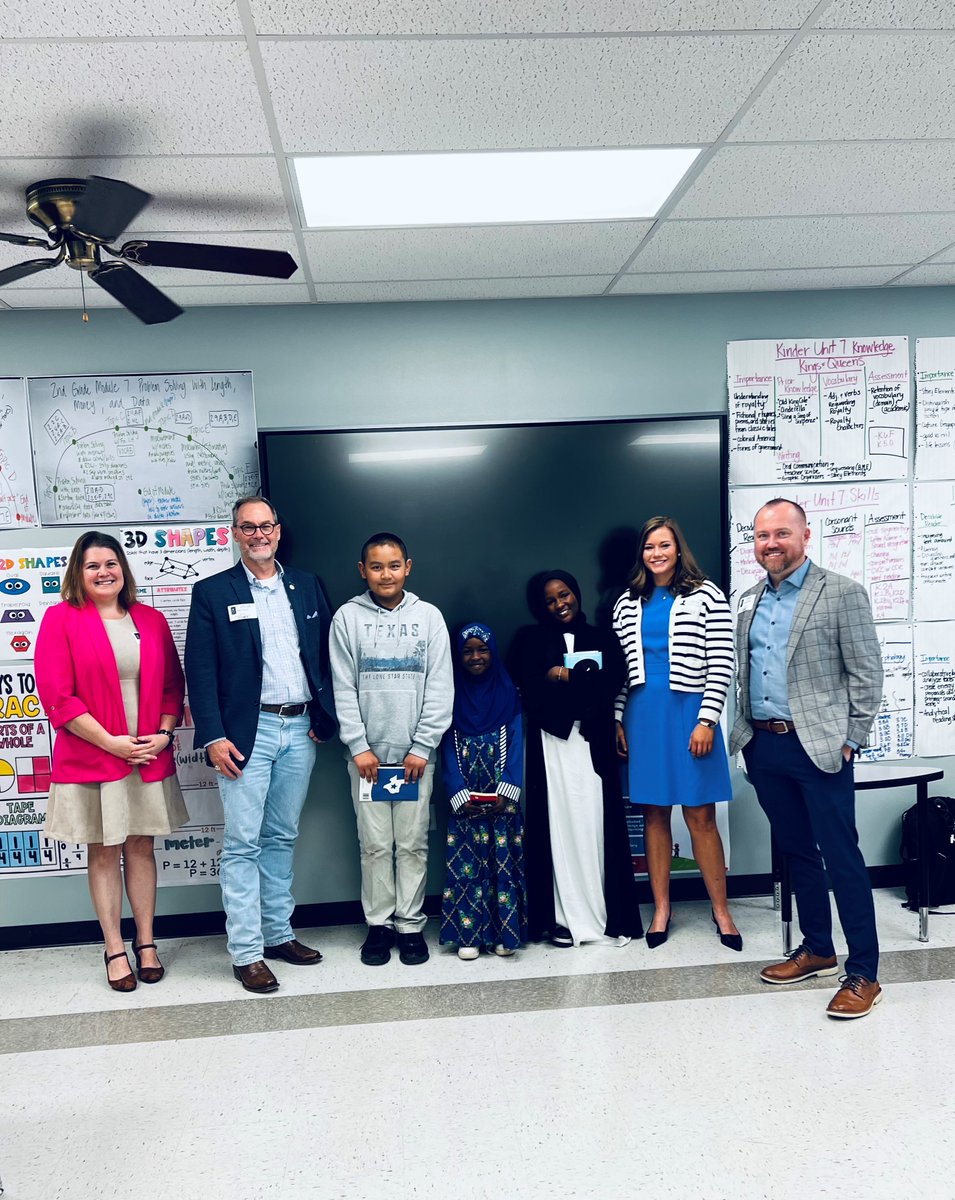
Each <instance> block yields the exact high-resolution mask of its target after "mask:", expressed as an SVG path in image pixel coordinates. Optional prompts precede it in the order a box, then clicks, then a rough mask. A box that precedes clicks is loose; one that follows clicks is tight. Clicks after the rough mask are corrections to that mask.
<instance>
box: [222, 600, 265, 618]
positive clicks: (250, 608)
mask: <svg viewBox="0 0 955 1200" xmlns="http://www.w3.org/2000/svg"><path fill="white" fill-rule="evenodd" d="M226 612H228V614H229V620H230V621H256V620H258V613H257V612H256V611H255V605H254V604H230V605H229V606H228V608H227V609H226Z"/></svg>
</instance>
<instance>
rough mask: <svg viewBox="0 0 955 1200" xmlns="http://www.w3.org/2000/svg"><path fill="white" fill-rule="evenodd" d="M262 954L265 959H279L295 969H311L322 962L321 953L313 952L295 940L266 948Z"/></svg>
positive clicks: (309, 947)
mask: <svg viewBox="0 0 955 1200" xmlns="http://www.w3.org/2000/svg"><path fill="white" fill-rule="evenodd" d="M264 953H265V957H266V958H281V959H282V961H283V962H287V963H291V964H292V965H293V966H295V967H311V966H314V965H315V963H320V962H321V961H322V955H321V951H319V950H313V949H312V948H311V946H306V945H305V944H304V943H303V942H300V941H299V940H298V939H297V938H292V940H291V941H290V942H282V943H281V944H280V945H278V946H266V947H265V951H264Z"/></svg>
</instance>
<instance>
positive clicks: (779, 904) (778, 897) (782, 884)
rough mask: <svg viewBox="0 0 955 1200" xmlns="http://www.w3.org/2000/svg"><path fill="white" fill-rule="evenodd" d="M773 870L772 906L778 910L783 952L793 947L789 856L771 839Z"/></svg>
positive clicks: (785, 952) (787, 952) (787, 951)
mask: <svg viewBox="0 0 955 1200" xmlns="http://www.w3.org/2000/svg"><path fill="white" fill-rule="evenodd" d="M771 847H772V871H773V908H775V909H778V910H779V919H780V923H781V926H782V934H783V954H789V953H790V952H791V950H792V948H793V892H792V883H791V882H790V878H789V856H788V855H787V854H783V852H782V851H781V850H780V849H779V847H778V846H777V845H776V839H775V838H772V839H771Z"/></svg>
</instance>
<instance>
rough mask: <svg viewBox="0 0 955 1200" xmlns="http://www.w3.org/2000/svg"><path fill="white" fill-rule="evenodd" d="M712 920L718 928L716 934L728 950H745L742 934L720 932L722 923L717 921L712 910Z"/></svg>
mask: <svg viewBox="0 0 955 1200" xmlns="http://www.w3.org/2000/svg"><path fill="white" fill-rule="evenodd" d="M710 919H711V920H712V922H713V924H714V925H715V926H716V932H717V934H718V935H719V939H720V942H721V943H722V944H723V945H724V946H725V947H726V949H727V950H742V949H743V935H742V934H741V933H723V932H722V931H721V930H720V923H719V921H717V919H716V913H715V912H713V910H712V908H711V909H710Z"/></svg>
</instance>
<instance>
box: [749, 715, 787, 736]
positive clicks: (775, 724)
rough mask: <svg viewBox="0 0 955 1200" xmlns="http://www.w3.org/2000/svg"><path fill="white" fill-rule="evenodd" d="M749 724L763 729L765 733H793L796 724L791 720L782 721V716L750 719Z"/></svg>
mask: <svg viewBox="0 0 955 1200" xmlns="http://www.w3.org/2000/svg"><path fill="white" fill-rule="evenodd" d="M750 725H752V727H753V728H754V729H765V730H766V732H767V733H795V732H796V726H795V725H794V724H793V723H792V721H784V720H783V719H782V717H776V718H775V719H774V720H772V721H750Z"/></svg>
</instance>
